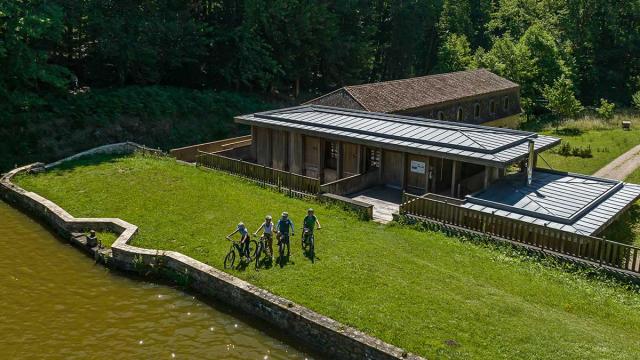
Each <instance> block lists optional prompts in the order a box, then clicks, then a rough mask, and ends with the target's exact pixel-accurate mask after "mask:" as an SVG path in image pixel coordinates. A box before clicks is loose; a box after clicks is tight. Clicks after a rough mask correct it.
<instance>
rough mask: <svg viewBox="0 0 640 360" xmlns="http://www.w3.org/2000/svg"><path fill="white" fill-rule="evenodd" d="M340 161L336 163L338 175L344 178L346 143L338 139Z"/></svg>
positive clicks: (339, 177)
mask: <svg viewBox="0 0 640 360" xmlns="http://www.w3.org/2000/svg"><path fill="white" fill-rule="evenodd" d="M337 145H338V159H337V160H338V161H337V162H338V163H337V164H336V173H337V174H336V175H337V177H338V179H342V177H343V176H344V159H343V157H344V143H343V142H342V141H338V143H337Z"/></svg>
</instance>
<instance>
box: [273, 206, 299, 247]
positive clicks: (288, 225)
mask: <svg viewBox="0 0 640 360" xmlns="http://www.w3.org/2000/svg"><path fill="white" fill-rule="evenodd" d="M289 229H291V236H294V235H295V234H294V231H295V229H294V227H293V221H291V219H289V214H288V213H287V212H286V211H285V212H283V213H282V217H281V218H280V220H278V223H277V224H276V232H277V233H278V241H279V242H282V243H283V244H285V245H286V246H287V257H289V256H290V254H291V249H290V246H289Z"/></svg>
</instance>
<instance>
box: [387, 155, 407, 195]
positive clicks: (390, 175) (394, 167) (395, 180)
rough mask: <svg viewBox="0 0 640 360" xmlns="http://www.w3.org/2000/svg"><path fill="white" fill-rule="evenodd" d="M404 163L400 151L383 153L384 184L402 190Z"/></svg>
mask: <svg viewBox="0 0 640 360" xmlns="http://www.w3.org/2000/svg"><path fill="white" fill-rule="evenodd" d="M403 172H404V161H403V158H402V153H401V152H398V151H389V150H383V151H382V182H383V183H384V184H385V185H387V186H389V187H392V188H396V189H402V177H403Z"/></svg>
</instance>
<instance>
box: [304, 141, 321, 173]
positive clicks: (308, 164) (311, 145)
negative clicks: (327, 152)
mask: <svg viewBox="0 0 640 360" xmlns="http://www.w3.org/2000/svg"><path fill="white" fill-rule="evenodd" d="M304 170H305V175H306V176H309V177H312V178H318V177H319V176H320V139H318V138H314V137H310V136H306V137H305V138H304Z"/></svg>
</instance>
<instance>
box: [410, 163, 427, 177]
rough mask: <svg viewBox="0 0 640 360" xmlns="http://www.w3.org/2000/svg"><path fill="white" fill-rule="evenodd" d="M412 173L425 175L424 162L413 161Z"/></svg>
mask: <svg viewBox="0 0 640 360" xmlns="http://www.w3.org/2000/svg"><path fill="white" fill-rule="evenodd" d="M411 172H412V173H416V174H424V173H425V165H424V163H423V162H422V161H414V160H411Z"/></svg>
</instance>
